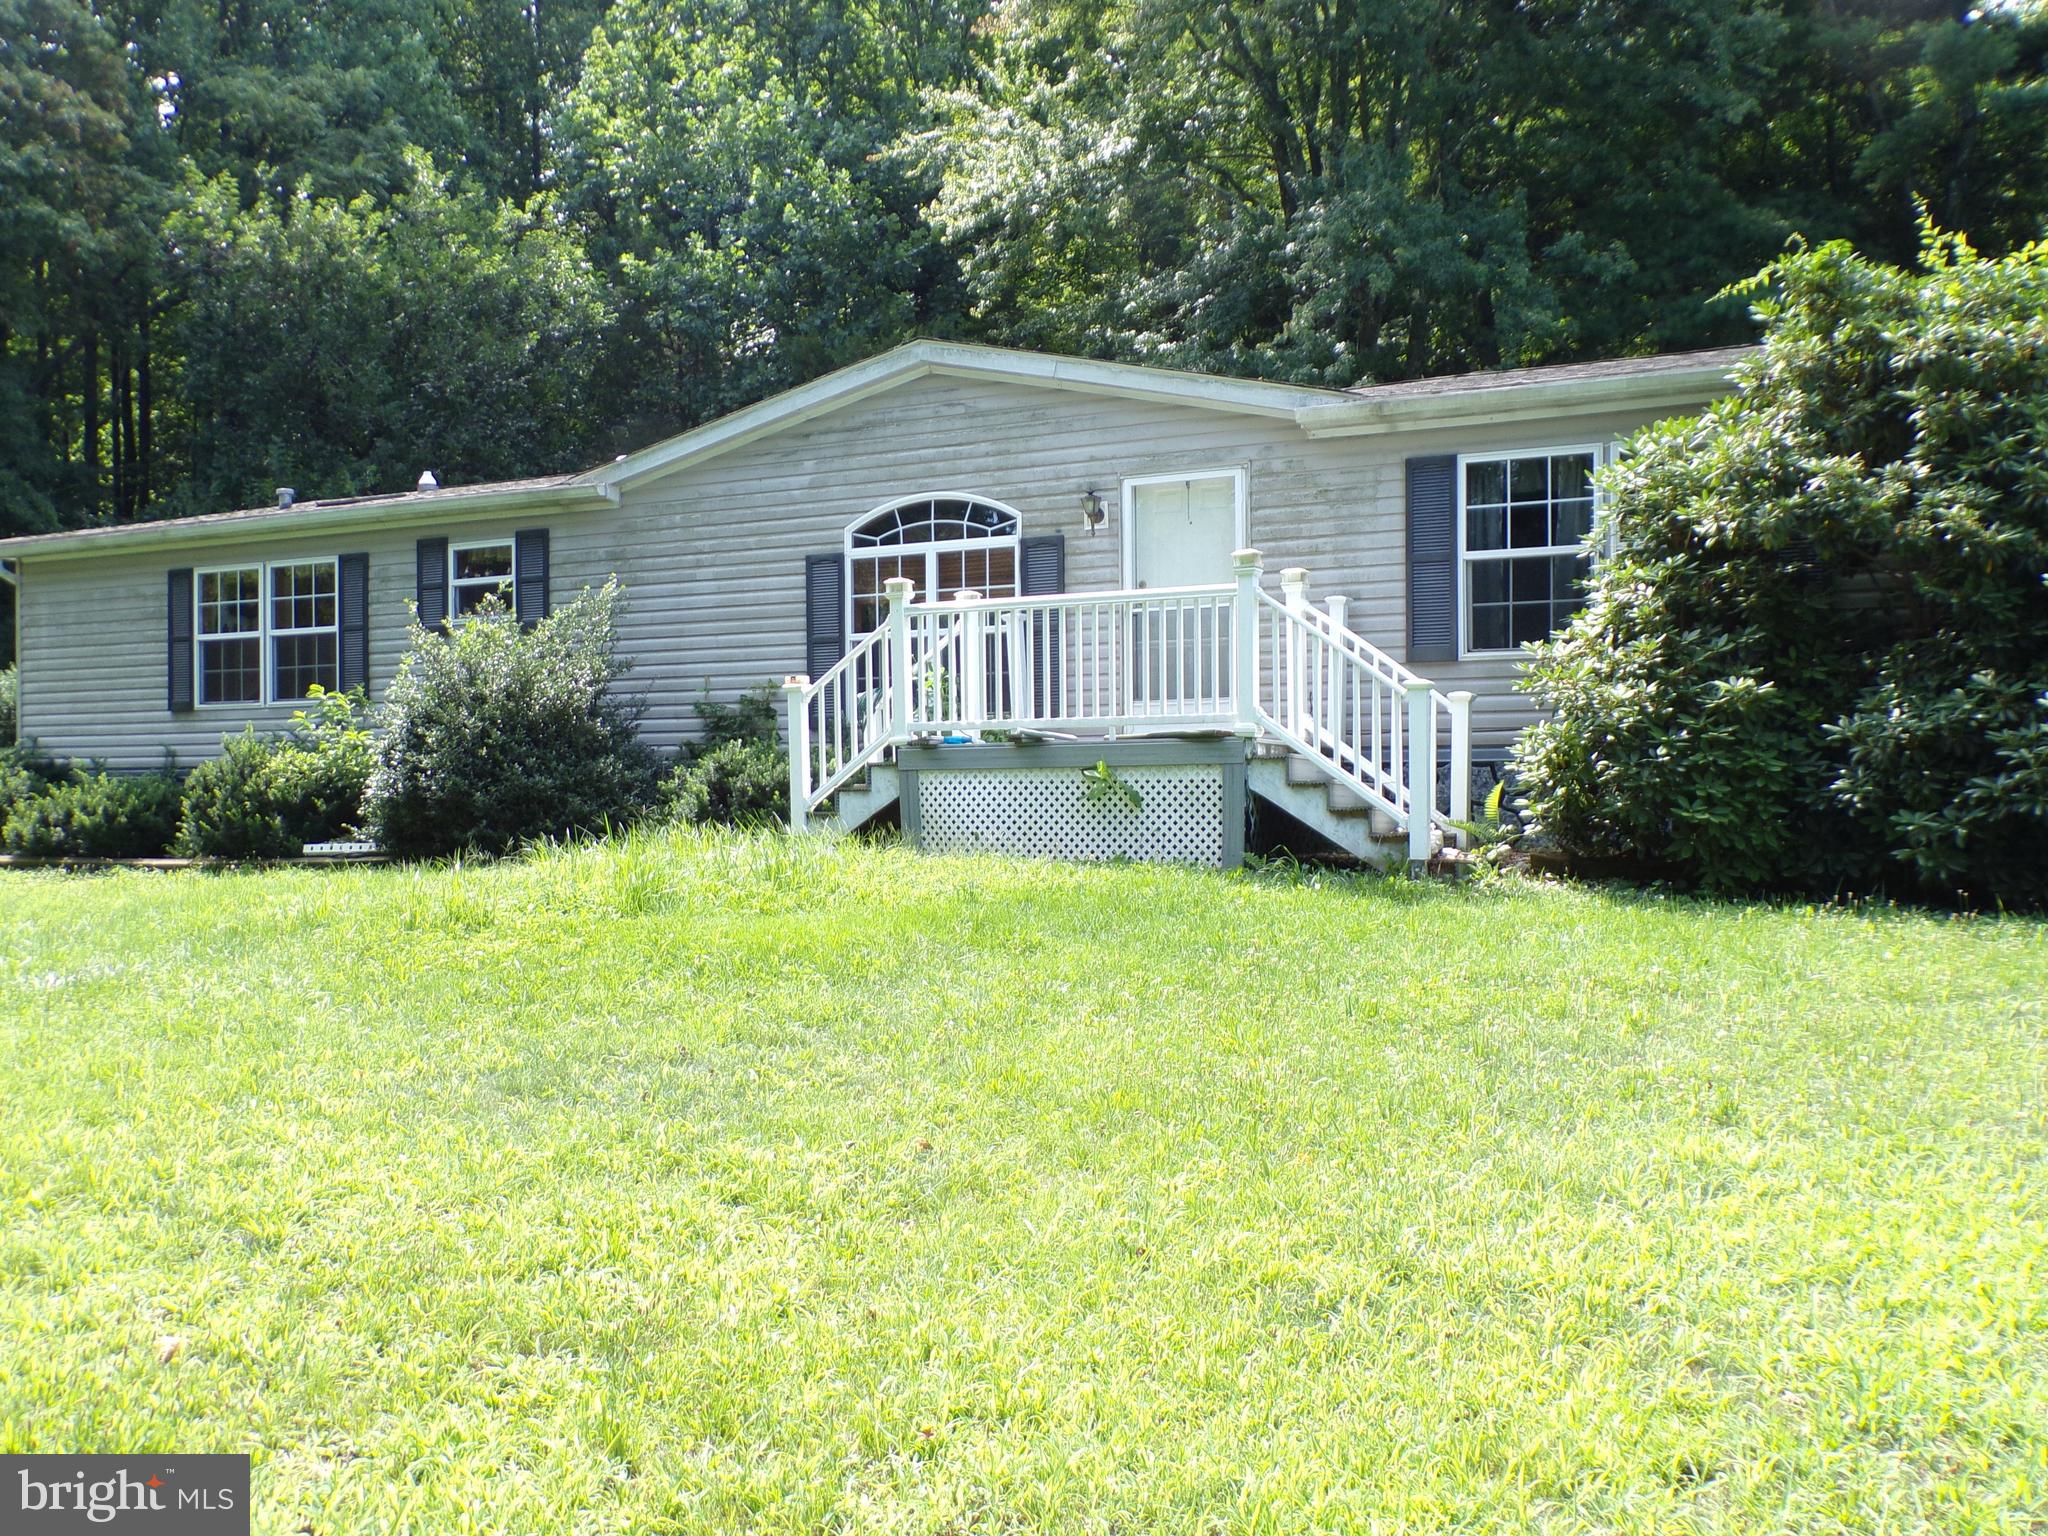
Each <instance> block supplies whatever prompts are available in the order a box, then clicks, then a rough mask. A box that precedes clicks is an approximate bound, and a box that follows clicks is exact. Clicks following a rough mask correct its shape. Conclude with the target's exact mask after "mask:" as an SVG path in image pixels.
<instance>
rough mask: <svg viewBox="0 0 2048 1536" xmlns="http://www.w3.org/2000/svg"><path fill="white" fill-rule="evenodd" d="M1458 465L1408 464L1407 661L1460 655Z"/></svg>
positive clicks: (1445, 461) (1441, 458)
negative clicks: (1457, 522) (1457, 525)
mask: <svg viewBox="0 0 2048 1536" xmlns="http://www.w3.org/2000/svg"><path fill="white" fill-rule="evenodd" d="M1457 475H1458V461H1457V459H1456V457H1455V456H1453V455H1451V454H1437V455H1432V456H1431V457H1428V458H1416V459H1410V460H1409V461H1408V662H1409V664H1410V665H1411V666H1412V665H1414V664H1415V663H1417V662H1423V661H1455V660H1456V659H1457V655H1458V582H1457V559H1458V537H1457V534H1458V530H1457V527H1456V523H1455V519H1456V518H1457V515H1458V496H1457Z"/></svg>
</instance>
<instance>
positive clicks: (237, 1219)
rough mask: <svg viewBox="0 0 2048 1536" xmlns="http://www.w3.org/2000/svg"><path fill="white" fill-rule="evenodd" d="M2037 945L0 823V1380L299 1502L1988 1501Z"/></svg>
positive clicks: (1581, 914)
mask: <svg viewBox="0 0 2048 1536" xmlns="http://www.w3.org/2000/svg"><path fill="white" fill-rule="evenodd" d="M2044 973H2048V924H2044V923H2043V922H2040V921H2033V920H2026V919H2016V918H2009V917H2005V918H2001V917H1985V918H1975V919H1971V920H1967V921H1954V920H1945V919H1943V918H1940V917H1933V916H1929V915H1926V914H1921V913H1914V912H1902V911H1889V910H1882V909H1861V910H1859V909H1853V908H1849V909H1845V908H1835V907H1822V908H1819V909H1818V910H1816V909H1813V908H1809V907H1805V906H1798V905H1784V906H1780V905H1766V904H1758V905H1753V906H1747V907H1730V906H1724V905H1720V904H1718V903H1711V902H1704V901H1690V900H1680V899H1671V898H1663V899H1646V898H1643V897H1641V896H1636V895H1631V894H1629V893H1626V892H1612V891H1599V890H1589V889H1583V888H1572V887H1566V886H1555V885H1539V884H1536V883H1533V882H1529V881H1524V880H1518V879H1502V880H1484V881H1465V882H1460V883H1458V884H1455V885H1453V884H1448V883H1435V882H1427V883H1425V882H1408V881H1403V880H1382V879H1375V878H1369V877H1368V878H1356V877H1346V876H1340V875H1333V874H1330V873H1328V872H1314V873H1309V874H1306V875H1304V876H1302V877H1293V876H1289V875H1285V874H1281V873H1279V872H1267V873H1264V874H1260V873H1254V872H1246V873H1245V874H1243V875H1238V876H1227V875H1221V874H1216V873H1212V872H1204V871H1199V870H1188V869H1174V868H1157V867H1153V868H1147V867H1140V866H1129V865H1126V866H1121V867H1092V868H1090V867H1073V866H1063V865H1058V864H1047V863H1042V862H1035V861H1021V860H1005V859H995V858H954V857H943V856H937V855H926V854H919V853H916V852H914V851H911V850H908V849H903V848H894V847H881V848H875V847H869V846H865V845H863V844H862V843H860V842H858V841H856V840H852V839H830V838H791V837H788V836H784V835H779V834H761V835H755V836H740V835H735V834H731V833H725V832H710V831H687V830H679V829H670V828H663V829H658V830H657V829H649V830H647V831H644V832H639V833H636V834H634V835H632V836H630V837H624V838H617V839H610V840H606V841H604V842H600V843H595V844H588V845H579V846H574V847H565V848H561V849H549V850H546V851H544V852H542V853H540V854H538V855H536V856H534V857H531V858H525V859H521V860H518V861H514V862H498V863H492V864H489V865H481V864H476V863H468V864H463V865H460V866H454V867H449V866H435V865H411V866H398V867H386V868H348V869H317V870H316V869H302V868H290V867H278V868H273V869H264V870H260V871H254V870H252V871H248V872H230V873H225V874H207V875H200V874H171V875H161V874H141V873H130V872H126V871H122V872H117V873H114V874H110V875H103V876H97V877H94V878H91V879H82V878H78V877H75V876H65V875H58V874H55V873H26V872H21V871H7V872H0V1104H4V1105H5V1106H6V1112H5V1113H0V1189H5V1191H6V1193H7V1197H8V1200H9V1201H10V1204H9V1207H8V1215H7V1219H6V1221H4V1222H0V1338H6V1339H9V1340H30V1341H33V1347H32V1348H19V1349H15V1350H13V1351H12V1352H11V1353H10V1354H9V1356H8V1358H7V1367H6V1369H4V1370H0V1424H4V1425H6V1426H7V1430H6V1434H7V1435H8V1436H9V1437H10V1438H9V1439H8V1440H7V1444H9V1445H10V1446H15V1447H21V1448H31V1449H32V1448H38V1447H47V1446H50V1445H59V1444H69V1443H74V1442H73V1441H72V1440H71V1438H70V1437H72V1436H75V1435H76V1434H77V1433H78V1429H77V1426H78V1425H80V1424H87V1423H89V1424H90V1425H92V1426H93V1434H94V1436H95V1437H96V1441H95V1443H100V1444H107V1445H152V1444H153V1445H174V1446H175V1445H200V1446H232V1447H248V1448H250V1449H251V1450H253V1451H254V1452H255V1458H254V1466H255V1484H254V1489H253V1493H254V1508H255V1511H256V1522H255V1525H254V1527H253V1528H254V1529H256V1530H260V1531H265V1532H297V1531H303V1530H307V1529H310V1530H312V1531H315V1532H318V1533H319V1536H393V1533H398V1532H411V1533H417V1536H440V1533H444V1532H445V1533H450V1536H453V1533H457V1532H472V1533H475V1536H484V1533H487V1532H488V1533H492V1536H541V1533H546V1536H557V1533H571V1532H575V1533H593V1536H594V1533H598V1532H604V1533H626V1532H632V1533H646V1536H656V1533H660V1536H734V1533H739V1532H745V1533H747V1536H819V1533H831V1536H906V1533H919V1536H936V1533H939V1532H958V1533H962V1536H966V1533H977V1536H979V1533H1023V1532H1032V1533H1039V1532H1043V1533H1047V1536H1108V1533H1112V1532H1114V1533H1117V1536H1195V1533H1204V1536H1207V1533H1218V1536H1221V1533H1229V1536H1366V1533H1388V1536H1391V1533H1401V1536H1453V1533H1455V1536H1531V1533H1542V1536H1566V1533H1583V1532H1600V1533H1602V1536H1674V1533H1683V1536H1762V1533H1769V1536H1849V1533H1858V1536H1874V1533H1880V1532H1883V1533H1899V1536H1907V1533H1920V1532H1926V1533H1941V1536H1966V1533H1967V1536H2038V1527H2039V1526H2040V1523H2041V1522H2040V1514H2041V1510H2042V1508H2043V1507H2044V1504H2048V1488H2044V1485H2043V1478H2044V1468H2043V1465H2042V1461H2041V1446H2042V1441H2043V1435H2042V1425H2043V1423H2044V1420H2048V1286H2044V1285H2043V1283H2042V1279H2043V1276H2042V1240H2041V1234H2042V1232H2043V1230H2044V1223H2048V1184H2044V1181H2043V1179H2042V1178H2041V1170H2042V1167H2043V1162H2044V1159H2048V1113H2044V1105H2048V1053H2044V1052H2043V1050H2042V1027H2043V1022H2044V1012H2048V999H2044V997H2043V995H2042V986H2041V978H2042V976H2043V974H2044ZM113 1529H115V1530H117V1531H118V1530H119V1523H116V1525H115V1526H114V1527H113Z"/></svg>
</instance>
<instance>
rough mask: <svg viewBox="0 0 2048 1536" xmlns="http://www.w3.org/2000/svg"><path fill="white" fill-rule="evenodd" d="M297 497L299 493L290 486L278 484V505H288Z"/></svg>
mask: <svg viewBox="0 0 2048 1536" xmlns="http://www.w3.org/2000/svg"><path fill="white" fill-rule="evenodd" d="M298 499H299V493H298V492H297V491H295V490H293V489H292V488H291V487H290V486H288V485H280V486H279V487H278V488H277V504H278V505H279V506H280V507H288V506H290V505H291V504H292V503H293V502H295V501H297V500H298Z"/></svg>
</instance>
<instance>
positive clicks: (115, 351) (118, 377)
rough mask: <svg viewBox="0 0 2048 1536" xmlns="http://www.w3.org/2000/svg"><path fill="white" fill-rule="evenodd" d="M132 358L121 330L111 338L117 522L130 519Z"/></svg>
mask: <svg viewBox="0 0 2048 1536" xmlns="http://www.w3.org/2000/svg"><path fill="white" fill-rule="evenodd" d="M127 394H128V357H127V348H125V347H123V346H122V345H121V332H120V330H119V328H118V327H117V328H116V329H115V331H114V334H113V335H112V336H110V337H108V338H107V488H108V496H107V505H108V509H109V511H110V512H111V513H112V514H113V520H114V521H115V522H117V523H118V522H122V521H124V520H125V519H126V518H127V516H128V502H127V495H128V483H127V471H128V435H127V432H126V430H125V429H126V425H127V419H128V403H127Z"/></svg>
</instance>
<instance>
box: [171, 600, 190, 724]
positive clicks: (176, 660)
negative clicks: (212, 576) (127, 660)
mask: <svg viewBox="0 0 2048 1536" xmlns="http://www.w3.org/2000/svg"><path fill="white" fill-rule="evenodd" d="M166 618H167V633H168V636H169V643H168V644H167V646H166V647H165V653H166V657H167V666H166V681H167V684H168V693H169V698H170V709H171V713H172V714H174V715H175V714H183V713H184V712H185V711H186V710H188V709H190V708H191V707H192V567H191V566H189V565H185V566H180V567H179V568H178V569H177V570H175V571H172V572H171V581H170V597H169V606H168V610H167V614H166Z"/></svg>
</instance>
